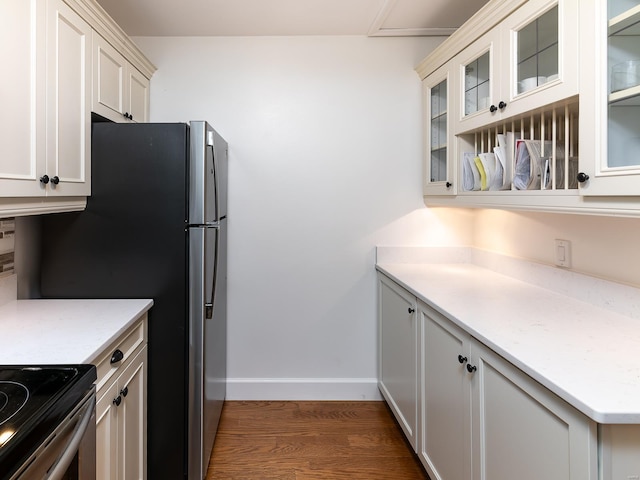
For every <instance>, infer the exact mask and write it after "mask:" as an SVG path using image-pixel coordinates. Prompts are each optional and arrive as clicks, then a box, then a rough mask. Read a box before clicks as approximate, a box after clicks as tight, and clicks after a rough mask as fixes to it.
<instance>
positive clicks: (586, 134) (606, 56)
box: [580, 0, 640, 196]
mask: <svg viewBox="0 0 640 480" xmlns="http://www.w3.org/2000/svg"><path fill="white" fill-rule="evenodd" d="M595 3H596V4H597V5H594V7H593V9H592V10H591V11H589V12H584V13H583V15H584V16H585V17H586V18H585V21H590V22H591V23H592V25H594V30H593V32H592V36H591V37H589V38H588V40H589V41H590V43H589V44H588V45H587V49H586V50H587V51H586V52H584V54H583V55H582V57H581V58H582V60H583V62H582V66H581V68H582V74H583V76H587V78H590V79H593V80H592V82H591V84H590V85H589V89H588V90H586V91H585V96H584V98H581V99H580V100H581V101H580V111H581V112H584V113H585V116H587V117H588V118H592V119H594V121H592V122H583V123H581V125H580V134H581V138H583V139H584V145H585V148H583V149H582V155H581V159H580V170H581V172H583V173H584V174H585V176H588V178H587V179H585V181H584V182H583V183H582V184H581V188H580V191H581V193H582V194H583V195H606V196H621V195H632V196H638V195H640V121H639V119H640V1H637V0H609V1H608V2H595Z"/></svg>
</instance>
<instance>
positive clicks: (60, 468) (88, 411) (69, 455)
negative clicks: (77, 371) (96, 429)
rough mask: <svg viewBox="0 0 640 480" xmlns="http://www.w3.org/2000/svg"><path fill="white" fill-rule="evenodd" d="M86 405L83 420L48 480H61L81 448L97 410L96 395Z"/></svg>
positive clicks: (52, 469)
mask: <svg viewBox="0 0 640 480" xmlns="http://www.w3.org/2000/svg"><path fill="white" fill-rule="evenodd" d="M86 404H87V405H86V406H85V407H83V408H84V412H83V413H80V415H81V416H82V420H80V421H79V422H78V423H77V424H76V428H75V429H74V430H73V435H72V437H71V440H69V443H68V444H67V447H66V448H65V449H64V451H63V452H62V453H61V454H60V456H59V457H58V459H57V460H56V462H55V463H54V464H53V467H52V468H51V470H49V475H48V476H47V477H46V480H61V479H62V478H63V476H64V474H65V473H66V471H67V468H69V465H70V464H71V461H72V460H73V457H75V455H76V452H77V451H78V447H79V446H80V442H81V441H82V437H84V434H85V432H86V431H87V428H89V422H90V421H91V418H92V416H93V412H94V410H95V409H96V394H95V393H92V394H91V397H90V398H89V399H88V400H87V402H86Z"/></svg>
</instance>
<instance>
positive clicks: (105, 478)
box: [96, 381, 119, 480]
mask: <svg viewBox="0 0 640 480" xmlns="http://www.w3.org/2000/svg"><path fill="white" fill-rule="evenodd" d="M118 391H119V389H118V385H117V382H115V381H114V382H113V384H111V386H109V387H107V388H103V389H101V390H100V393H101V394H102V396H101V397H100V398H99V399H98V402H97V404H96V479H97V480H117V479H118V478H119V477H118V456H117V452H118V407H117V406H116V404H115V403H114V400H115V399H116V398H117V397H118Z"/></svg>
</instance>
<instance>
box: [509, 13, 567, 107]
mask: <svg viewBox="0 0 640 480" xmlns="http://www.w3.org/2000/svg"><path fill="white" fill-rule="evenodd" d="M558 27H559V25H558V6H557V5H555V6H554V7H552V8H551V9H550V10H548V11H546V12H544V13H543V14H542V15H540V16H539V17H537V18H536V19H534V20H533V21H531V22H529V23H528V24H526V25H525V26H524V27H522V28H521V29H520V30H517V31H516V32H515V33H516V81H517V82H518V83H517V85H516V86H517V89H516V93H517V94H521V93H525V92H528V91H529V90H533V89H534V88H537V87H539V86H541V85H544V84H545V83H547V82H552V81H553V80H556V79H557V78H558V73H559V70H560V68H559V61H558Z"/></svg>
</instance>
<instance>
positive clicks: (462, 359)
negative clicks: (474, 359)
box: [458, 355, 467, 363]
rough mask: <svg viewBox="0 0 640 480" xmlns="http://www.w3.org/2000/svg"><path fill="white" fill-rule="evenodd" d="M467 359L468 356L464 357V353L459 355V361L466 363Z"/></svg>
mask: <svg viewBox="0 0 640 480" xmlns="http://www.w3.org/2000/svg"><path fill="white" fill-rule="evenodd" d="M466 361H467V357H463V356H462V355H458V362H460V363H465V362H466Z"/></svg>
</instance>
